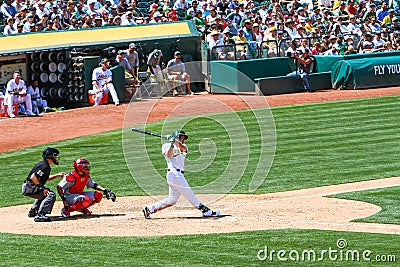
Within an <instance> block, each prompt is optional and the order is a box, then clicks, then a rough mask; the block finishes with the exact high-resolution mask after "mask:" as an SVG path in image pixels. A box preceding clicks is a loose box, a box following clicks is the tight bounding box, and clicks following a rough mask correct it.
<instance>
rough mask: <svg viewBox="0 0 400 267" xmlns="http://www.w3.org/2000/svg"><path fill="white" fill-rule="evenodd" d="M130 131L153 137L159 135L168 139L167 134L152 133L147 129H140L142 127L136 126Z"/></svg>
mask: <svg viewBox="0 0 400 267" xmlns="http://www.w3.org/2000/svg"><path fill="white" fill-rule="evenodd" d="M132 131H133V132H137V133H142V134H147V135H151V136H155V137H160V138H163V139H169V136H168V135H167V136H162V135H159V134H155V133H152V132H148V131H145V130H142V129H138V128H132Z"/></svg>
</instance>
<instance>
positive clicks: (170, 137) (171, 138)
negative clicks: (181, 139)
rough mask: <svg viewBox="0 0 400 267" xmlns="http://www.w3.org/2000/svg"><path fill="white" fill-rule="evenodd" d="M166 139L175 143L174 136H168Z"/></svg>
mask: <svg viewBox="0 0 400 267" xmlns="http://www.w3.org/2000/svg"><path fill="white" fill-rule="evenodd" d="M168 141H169V142H170V143H171V145H173V144H175V137H173V136H168Z"/></svg>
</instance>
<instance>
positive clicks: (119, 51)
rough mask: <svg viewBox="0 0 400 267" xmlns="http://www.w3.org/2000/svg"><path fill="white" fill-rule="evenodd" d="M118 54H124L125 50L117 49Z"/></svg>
mask: <svg viewBox="0 0 400 267" xmlns="http://www.w3.org/2000/svg"><path fill="white" fill-rule="evenodd" d="M117 54H118V55H125V52H124V50H118V53H117Z"/></svg>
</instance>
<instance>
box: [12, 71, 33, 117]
mask: <svg viewBox="0 0 400 267" xmlns="http://www.w3.org/2000/svg"><path fill="white" fill-rule="evenodd" d="M5 98H6V103H7V105H8V106H7V112H8V117H10V118H15V115H14V114H13V106H14V104H16V103H17V104H21V103H24V104H25V106H26V115H28V116H33V113H32V101H31V96H30V95H28V94H27V92H26V85H25V82H24V81H23V80H22V79H21V73H19V71H14V75H13V79H11V80H10V81H8V83H7V89H6V95H5Z"/></svg>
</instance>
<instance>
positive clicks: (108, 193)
mask: <svg viewBox="0 0 400 267" xmlns="http://www.w3.org/2000/svg"><path fill="white" fill-rule="evenodd" d="M103 195H104V196H105V197H106V198H107V199H111V200H112V202H115V199H116V198H117V196H116V195H115V193H114V192H113V191H111V190H107V189H106V190H104V192H103Z"/></svg>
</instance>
